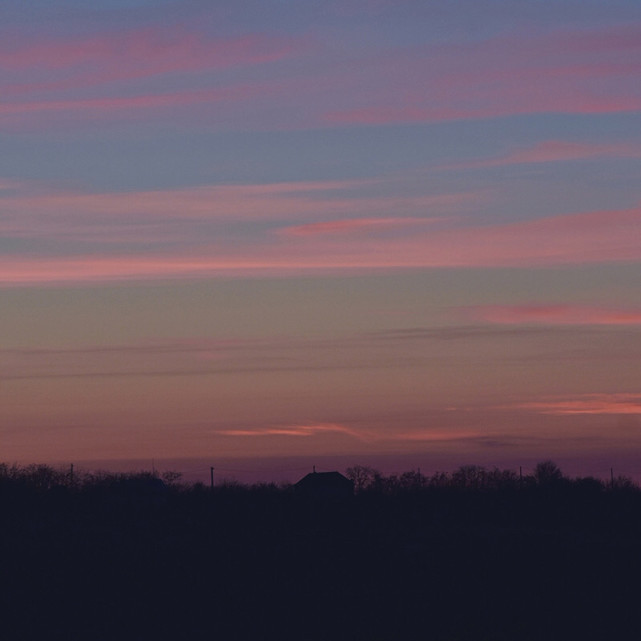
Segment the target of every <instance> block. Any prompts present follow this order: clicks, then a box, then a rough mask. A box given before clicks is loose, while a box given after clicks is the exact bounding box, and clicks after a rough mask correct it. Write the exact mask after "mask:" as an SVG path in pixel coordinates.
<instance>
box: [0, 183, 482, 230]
mask: <svg viewBox="0 0 641 641" xmlns="http://www.w3.org/2000/svg"><path fill="white" fill-rule="evenodd" d="M381 182H385V181H384V179H380V180H346V181H317V182H312V181H309V182H298V183H272V184H254V185H219V186H201V187H189V188H183V189H175V190H157V191H139V192H116V193H86V192H79V191H59V190H51V189H47V188H45V187H43V186H39V185H33V186H29V185H25V186H24V188H22V189H18V190H17V191H16V193H7V194H6V195H4V194H2V193H1V192H0V203H1V204H2V209H3V212H4V220H3V221H2V222H1V223H0V231H2V232H4V233H5V234H11V235H14V236H21V237H43V236H46V237H49V238H51V237H57V236H58V235H63V236H65V237H67V238H75V239H79V238H80V239H81V238H87V239H91V234H92V233H93V232H95V228H96V225H97V224H99V227H100V234H101V238H102V239H105V240H107V239H109V240H112V241H113V240H118V239H122V240H123V241H127V239H129V240H130V241H131V240H133V239H135V237H136V235H137V233H136V232H137V228H136V224H137V223H138V224H139V227H138V231H139V232H140V233H143V234H147V238H148V239H149V240H153V239H154V238H159V239H162V238H165V239H167V238H169V239H173V240H177V238H176V234H177V228H176V224H175V223H176V222H180V221H209V222H211V221H223V220H227V221H237V222H241V221H251V220H254V221H264V222H266V223H269V222H281V221H284V220H297V221H300V220H301V219H302V220H305V219H310V218H312V217H314V216H316V217H318V216H328V215H332V216H336V217H339V216H343V217H349V219H353V218H354V217H355V216H358V215H359V214H361V215H363V217H364V218H363V219H364V220H367V221H369V222H362V223H359V222H352V223H346V222H345V221H344V220H342V221H341V223H340V225H345V226H346V227H349V225H350V224H351V225H352V226H353V227H354V229H355V228H356V227H358V226H359V225H361V228H362V229H365V227H367V226H369V227H371V228H378V229H383V228H389V229H400V228H402V227H403V226H404V225H416V226H420V225H422V224H423V223H422V222H421V219H419V218H412V217H410V216H405V217H403V216H394V217H390V216H389V214H390V213H394V214H402V213H411V214H413V215H416V216H425V215H432V219H434V214H439V215H443V214H447V213H452V212H458V211H460V210H461V209H464V208H468V209H469V207H471V206H472V205H473V204H474V203H477V202H478V201H479V199H481V198H483V195H482V194H476V193H461V194H437V195H430V196H410V195H400V196H397V195H394V194H391V195H387V196H384V197H381V196H373V195H368V191H367V190H368V189H369V188H370V187H376V186H377V185H380V184H381ZM391 182H392V183H393V181H391ZM387 183H388V184H390V181H387ZM391 186H392V187H393V186H394V185H393V184H392V185H391ZM377 214H380V215H381V218H380V219H379V218H374V216H376V215H377ZM133 216H136V217H138V218H136V219H133V218H132V217H133ZM378 220H381V221H382V222H378ZM423 220H426V219H423ZM143 223H144V224H143ZM326 224H330V226H331V223H319V225H321V227H320V228H319V229H316V232H317V233H320V232H321V231H322V226H323V225H326ZM328 229H329V228H326V229H325V231H326V232H328ZM290 230H293V231H288V230H287V229H286V230H284V232H283V233H285V234H287V233H291V234H292V235H297V234H298V235H305V234H306V233H308V234H309V233H313V232H314V231H315V230H314V228H306V226H305V225H300V226H297V227H294V228H290ZM185 231H187V233H188V231H189V228H188V227H187V228H183V229H182V232H185Z"/></svg>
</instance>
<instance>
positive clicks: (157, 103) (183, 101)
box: [0, 87, 260, 116]
mask: <svg viewBox="0 0 641 641" xmlns="http://www.w3.org/2000/svg"><path fill="white" fill-rule="evenodd" d="M259 91H260V88H259V87H230V88H224V89H206V90H202V91H180V92H171V93H157V94H145V95H138V96H131V97H125V96H119V97H113V98H79V99H69V100H35V101H30V102H4V103H2V105H0V116H24V115H28V114H33V113H39V112H70V111H83V112H97V113H101V112H104V113H108V112H114V111H121V110H149V109H159V108H167V107H176V106H185V105H192V104H198V103H211V102H222V101H235V100H241V99H245V98H248V97H251V96H254V95H256V93H257V92H259Z"/></svg>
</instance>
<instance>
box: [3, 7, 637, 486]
mask: <svg viewBox="0 0 641 641" xmlns="http://www.w3.org/2000/svg"><path fill="white" fill-rule="evenodd" d="M0 95H1V97H2V99H1V101H0V150H1V153H0V460H3V461H6V462H20V463H31V462H59V463H63V462H73V461H95V460H101V461H111V462H112V463H113V462H120V464H124V463H125V462H127V461H129V462H131V461H134V460H135V461H141V460H146V461H149V460H154V461H161V460H172V461H174V462H175V465H176V466H180V465H182V466H183V468H184V469H185V470H186V471H187V472H189V470H190V469H191V470H192V471H193V470H196V469H200V468H198V465H201V467H202V468H203V469H205V467H204V466H205V463H204V462H207V464H208V465H209V464H211V465H219V467H220V463H221V462H223V467H222V468H220V469H222V470H223V472H224V470H225V468H224V465H227V466H228V469H229V470H230V475H231V476H233V474H232V472H233V465H234V463H233V461H235V460H242V461H243V465H244V466H245V467H244V468H243V469H244V470H246V471H249V470H256V469H260V470H261V474H263V475H264V476H265V477H266V478H268V479H277V478H278V477H279V475H280V476H282V475H283V474H284V469H285V467H286V466H287V465H290V466H292V465H293V466H294V467H291V469H299V468H296V467H295V465H303V466H308V467H310V468H311V465H312V464H314V463H316V462H319V461H322V462H323V466H324V469H335V468H340V467H341V466H344V465H345V464H371V463H374V464H377V465H379V466H382V467H383V468H384V469H386V470H403V469H408V467H409V466H410V465H411V466H421V468H422V470H423V471H425V472H430V471H435V470H436V469H437V468H438V469H441V470H443V469H453V468H455V467H457V466H458V465H462V464H469V463H472V464H483V465H487V466H492V465H499V466H502V467H509V468H511V469H515V468H518V467H519V465H525V466H528V465H533V464H534V463H535V462H536V461H539V460H543V459H549V458H551V459H554V460H556V461H557V462H560V463H562V464H565V465H567V466H569V469H570V470H571V471H572V472H574V473H576V474H595V475H598V476H602V477H604V476H606V475H608V474H609V471H610V468H611V467H613V468H614V469H615V470H616V471H617V472H620V473H622V474H627V475H629V476H632V477H635V478H641V279H640V276H641V269H640V267H641V3H639V2H638V0H608V2H607V3H606V2H603V1H602V0H599V1H596V0H557V1H556V2H554V3H550V2H543V1H540V0H518V1H517V0H491V1H490V0H460V1H458V2H450V1H445V0H420V1H413V0H340V1H339V0H324V1H323V2H317V1H315V0H309V1H308V2H297V1H295V0H260V1H259V0H233V1H231V0H230V1H227V0H216V2H211V1H210V0H207V1H205V0H153V1H152V0H102V1H101V2H100V3H87V2H85V0H57V1H56V2H55V3H52V2H49V1H48V0H26V1H25V0H3V2H2V4H1V5H0ZM196 460H199V461H200V464H196V463H193V461H196ZM180 461H181V462H180ZM188 461H192V463H189V462H188ZM270 462H271V463H270ZM287 462H289V463H287ZM87 464H88V465H89V463H87ZM190 465H191V468H190ZM206 469H207V471H208V467H207V468H206Z"/></svg>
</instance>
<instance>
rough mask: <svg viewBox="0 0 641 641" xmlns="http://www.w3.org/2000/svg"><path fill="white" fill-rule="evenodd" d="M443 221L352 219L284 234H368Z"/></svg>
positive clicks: (332, 221) (297, 227)
mask: <svg viewBox="0 0 641 641" xmlns="http://www.w3.org/2000/svg"><path fill="white" fill-rule="evenodd" d="M442 220H443V219H442V218H351V219H347V220H330V221H326V222H322V223H309V224H308V225H296V226H294V227H286V228H285V229H283V230H282V233H284V234H286V235H289V236H312V235H317V234H319V235H322V234H351V233H363V232H365V233H367V232H376V231H385V230H395V229H407V228H412V227H421V226H423V225H433V224H434V223H436V222H439V221H442Z"/></svg>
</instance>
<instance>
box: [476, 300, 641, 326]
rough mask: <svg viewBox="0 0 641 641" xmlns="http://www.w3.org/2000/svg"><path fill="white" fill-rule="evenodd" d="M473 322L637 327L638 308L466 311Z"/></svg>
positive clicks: (540, 307) (639, 322) (639, 319)
mask: <svg viewBox="0 0 641 641" xmlns="http://www.w3.org/2000/svg"><path fill="white" fill-rule="evenodd" d="M465 313H466V315H468V316H470V317H471V318H473V319H475V320H482V321H485V322H488V323H496V324H500V325H523V324H543V325H641V308H639V309H625V308H624V309H621V308H611V307H610V308H608V307H591V306H587V305H488V306H480V307H473V308H467V309H466V310H465Z"/></svg>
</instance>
